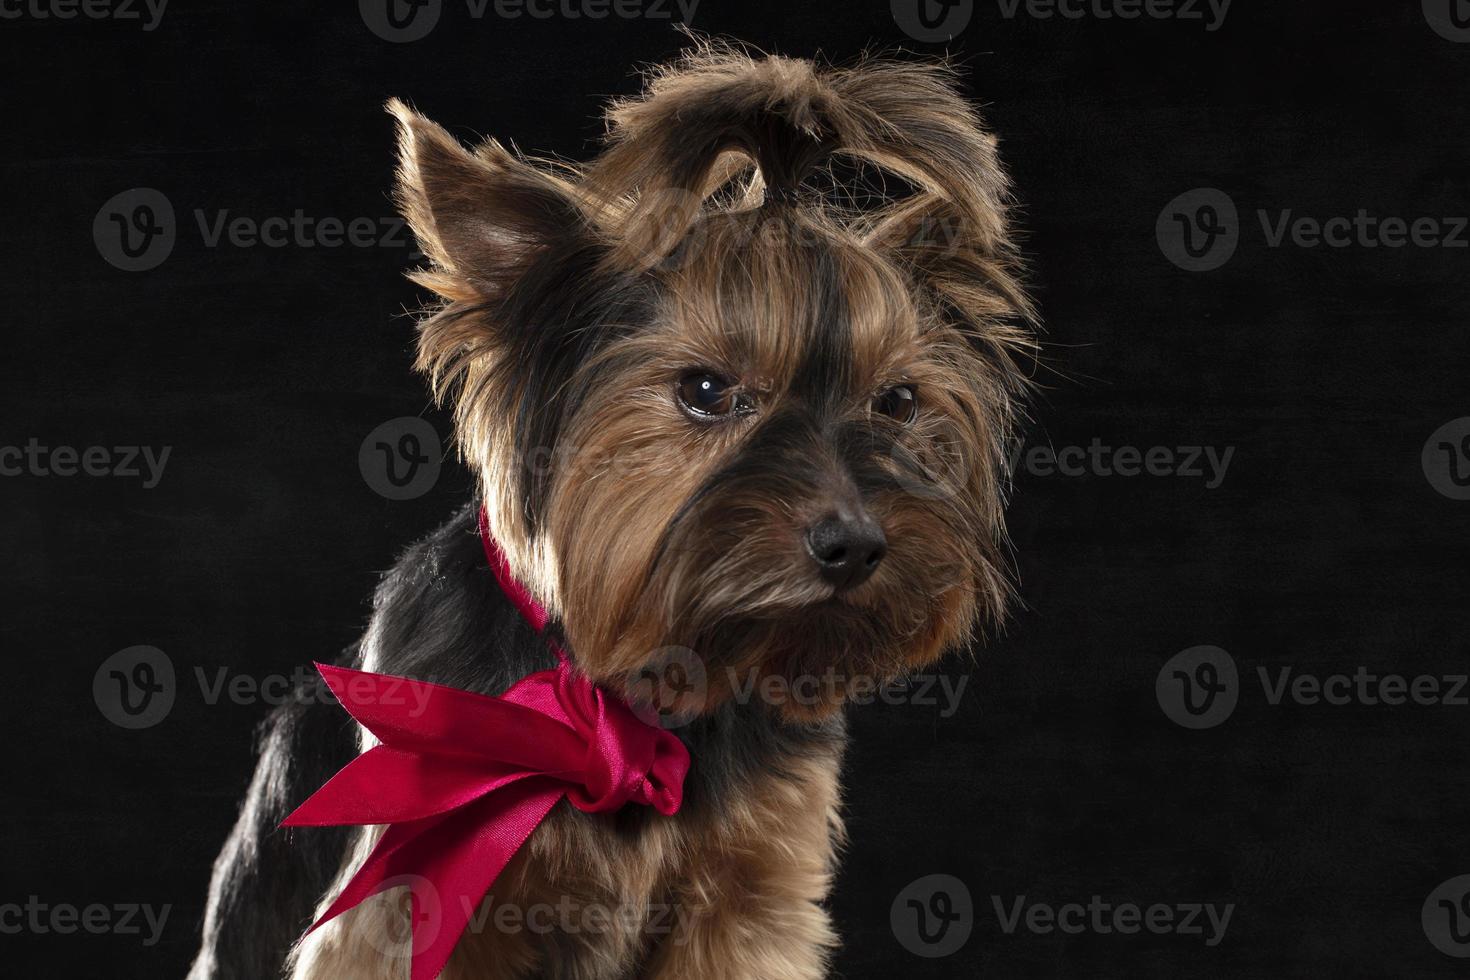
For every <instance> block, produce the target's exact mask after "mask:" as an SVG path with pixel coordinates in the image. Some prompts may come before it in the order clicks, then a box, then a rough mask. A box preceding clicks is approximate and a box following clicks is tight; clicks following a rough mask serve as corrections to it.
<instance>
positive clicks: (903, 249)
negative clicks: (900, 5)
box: [190, 42, 1035, 980]
mask: <svg viewBox="0 0 1470 980" xmlns="http://www.w3.org/2000/svg"><path fill="white" fill-rule="evenodd" d="M389 109H390V111H391V112H392V113H393V114H394V115H395V116H396V117H397V120H398V131H399V154H400V156H399V170H398V187H397V198H398V201H399V204H400V206H401V208H402V211H403V213H404V215H405V217H406V218H407V220H408V222H409V223H410V224H411V226H412V228H413V230H414V232H415V234H416V235H417V238H418V241H419V244H420V248H421V250H422V252H423V253H424V255H425V256H426V257H427V260H428V264H427V267H426V268H424V269H421V270H417V271H415V272H413V273H412V278H413V280H414V281H415V282H417V283H419V284H420V285H422V286H423V287H425V288H426V289H428V290H430V291H432V292H433V293H434V294H436V296H437V297H439V301H438V302H437V304H436V305H434V306H433V307H432V308H430V309H428V310H426V311H425V314H424V316H423V318H422V320H421V322H420V323H419V334H418V364H419V367H420V368H421V369H422V371H423V372H424V373H425V374H426V375H427V377H428V379H429V381H430V382H431V384H432V387H433V390H434V392H435V395H436V397H438V398H440V399H441V400H443V401H445V402H447V403H450V404H452V406H453V409H454V415H455V421H456V428H457V433H456V435H457V441H458V445H459V448H460V450H461V453H462V456H463V458H464V459H465V461H466V463H467V464H468V465H469V467H471V469H472V470H473V472H474V473H475V475H476V476H477V478H478V487H479V492H480V498H479V500H478V501H476V502H475V503H474V504H473V505H472V506H468V507H466V508H465V509H464V510H463V511H462V512H461V513H459V514H458V515H457V516H456V517H454V518H453V519H452V520H451V521H450V522H449V523H448V524H446V525H444V526H443V527H442V528H441V529H439V530H438V531H436V532H435V533H434V534H433V535H431V536H430V537H429V538H428V539H427V540H425V541H422V542H420V543H419V544H417V545H415V546H414V547H412V548H411V549H409V550H408V552H407V553H406V554H405V555H404V556H403V558H402V559H401V560H400V561H399V562H398V564H397V566H396V567H395V568H394V569H393V570H392V571H391V572H390V573H389V574H388V575H387V576H386V577H385V579H384V581H383V582H382V584H381V586H380V587H379V588H378V590H377V594H376V599H375V603H374V613H373V617H372V620H371V624H370V625H369V627H368V629H367V631H366V633H365V635H364V636H363V638H362V639H361V641H360V642H359V643H358V644H356V645H355V646H353V647H352V648H351V649H349V650H348V651H347V652H346V653H345V654H344V656H343V658H342V659H341V660H340V661H339V663H340V664H342V665H345V666H349V667H355V668H360V669H362V670H365V671H373V672H378V673H383V674H392V675H398V676H402V677H409V678H419V679H425V680H432V681H434V682H436V683H438V684H442V685H446V686H449V687H455V688H461V689H464V690H467V691H472V692H477V693H480V694H484V695H498V694H500V693H501V692H503V691H505V690H506V689H507V688H508V687H509V686H510V685H512V684H513V683H514V682H516V681H517V680H518V679H520V678H522V677H525V676H526V675H528V674H530V673H532V672H534V671H540V670H545V669H548V668H551V667H553V666H555V664H556V658H555V654H554V653H553V652H552V648H551V647H549V646H548V644H547V642H546V641H545V637H544V636H541V635H538V634H537V632H536V631H535V630H534V629H533V628H532V627H531V626H530V625H528V624H527V623H526V622H525V621H524V619H523V618H522V616H521V615H520V613H519V612H518V611H517V608H516V606H515V604H514V603H513V602H512V601H510V600H509V599H508V598H507V596H506V594H505V593H504V592H503V591H501V590H500V589H499V588H497V587H496V585H495V580H494V578H493V577H492V576H490V573H489V570H488V569H487V558H486V553H485V551H483V550H482V542H481V537H480V533H479V531H478V528H477V523H478V521H479V519H480V517H481V515H482V514H483V515H485V518H484V519H485V520H486V522H487V523H488V526H489V528H490V530H491V533H492V534H493V536H494V539H495V541H496V542H497V543H498V544H499V546H500V548H501V549H502V550H503V553H504V555H505V556H506V558H507V560H508V563H509V568H510V570H511V572H512V573H513V575H514V576H515V578H516V579H518V580H519V581H520V582H521V583H523V584H524V587H525V589H526V590H527V591H528V592H529V593H530V595H532V596H533V597H534V598H535V599H536V600H539V602H540V604H541V605H542V606H544V607H545V609H546V610H547V611H548V612H549V615H550V623H549V625H548V627H547V633H546V635H549V636H552V637H554V638H555V640H556V642H557V644H558V645H559V646H560V647H561V648H562V649H564V650H565V651H566V652H567V655H568V656H569V658H570V663H571V664H572V666H573V668H574V669H575V670H576V671H579V672H580V673H581V674H582V675H584V676H585V677H586V678H587V679H588V680H589V681H591V682H593V683H594V684H596V685H598V686H599V688H601V689H602V690H605V691H611V692H615V693H616V694H617V695H618V696H619V697H622V698H624V699H626V700H627V702H628V703H630V704H632V705H634V706H642V707H644V708H651V709H652V711H653V712H654V714H651V715H650V716H649V718H650V719H651V720H652V721H662V722H663V723H664V724H666V725H667V726H668V728H669V730H672V731H673V732H674V733H675V734H676V735H677V737H678V738H679V739H680V740H681V741H682V742H683V744H684V745H685V746H687V748H688V752H689V756H690V758H691V759H692V768H691V769H690V770H689V773H688V777H687V782H686V786H685V790H684V794H685V795H684V805H683V808H682V809H681V810H680V811H679V812H678V813H676V814H675V815H673V816H663V815H661V814H658V813H653V812H651V811H649V810H648V809H646V808H630V809H627V810H625V811H622V812H619V813H616V814H594V813H587V812H583V811H582V810H579V809H577V808H575V807H572V806H569V805H566V803H565V802H563V803H561V804H559V805H558V806H557V807H556V808H555V809H554V810H553V811H552V812H551V814H550V816H549V817H548V818H547V819H546V820H545V822H544V823H542V824H541V826H540V827H539V828H538V829H536V830H535V832H534V833H533V834H532V836H531V838H530V840H529V842H528V843H527V844H526V845H525V846H524V847H523V848H522V849H521V851H520V852H519V853H518V854H517V855H516V857H515V859H514V860H513V861H512V863H511V864H510V865H509V866H508V867H507V869H506V871H505V872H504V873H503V874H502V875H501V877H500V878H499V880H497V881H496V882H495V885H494V887H493V894H492V895H487V896H485V898H484V901H485V903H487V907H488V903H492V902H493V903H496V904H499V905H506V904H511V905H515V906H518V907H519V908H521V909H527V908H531V907H536V906H542V907H550V908H553V909H555V908H558V907H561V908H567V907H576V908H594V907H595V908H601V909H609V910H616V912H617V914H614V915H611V916H600V917H598V921H597V922H596V923H595V924H588V923H586V922H584V923H582V924H583V926H585V927H582V928H564V927H556V928H542V929H533V928H502V927H500V926H501V925H503V920H501V919H497V918H496V917H495V916H494V915H493V914H492V915H491V916H489V917H488V918H487V919H485V920H484V923H485V924H483V925H482V927H480V928H471V929H469V930H467V931H466V932H465V933H464V934H463V936H462V937H461V939H460V940H459V943H458V945H457V947H456V948H455V951H454V954H453V956H452V958H451V959H450V961H449V963H448V965H447V967H446V968H445V969H444V972H443V974H442V976H443V977H445V978H448V980H459V978H466V980H469V978H475V980H478V978H530V977H544V978H577V980H615V978H619V980H621V978H631V977H647V978H661V980H689V978H705V980H720V978H731V980H734V978H739V980H809V978H816V977H822V976H825V975H826V972H827V969H828V964H829V960H830V958H831V955H832V952H833V950H834V948H835V946H836V944H837V941H838V940H837V936H836V935H835V934H834V931H833V928H832V925H831V922H830V919H829V916H828V913H827V912H826V911H825V910H824V907H823V904H824V901H825V899H826V896H827V894H828V890H829V887H830V885H831V881H832V877H833V872H834V866H835V862H836V860H837V852H838V849H839V848H840V846H841V843H842V839H843V832H842V822H841V818H840V795H841V794H840V787H839V774H840V768H841V762H842V755H843V748H844V742H845V737H846V736H845V730H844V722H843V713H842V707H843V704H844V702H845V701H847V700H848V699H849V698H850V697H851V696H852V693H853V689H854V687H855V686H857V685H864V684H866V685H873V684H882V683H885V682H889V681H891V680H893V679H896V678H900V677H902V676H903V675H904V674H905V673H906V672H909V671H911V670H913V669H915V668H919V667H922V666H924V665H926V664H929V663H931V662H933V661H934V660H936V659H937V658H938V657H940V656H941V655H942V654H943V653H944V652H945V651H947V650H951V649H955V648H962V647H964V646H965V645H966V644H968V643H970V642H971V641H972V640H973V639H974V638H975V637H976V635H977V633H981V632H984V631H986V629H987V628H988V627H990V626H993V625H994V624H996V623H998V622H999V621H1000V618H1001V616H1002V613H1003V609H1004V606H1005V604H1006V601H1007V597H1008V594H1009V591H1010V587H1009V575H1008V574H1007V569H1008V562H1007V545H1006V539H1005V531H1004V526H1003V513H1002V512H1003V505H1004V502H1005V495H1006V489H1007V486H1008V473H1007V470H1006V460H1007V451H1006V450H1007V446H1008V443H1009V442H1010V440H1011V439H1012V432H1013V429H1014V427H1015V425H1016V424H1017V422H1018V420H1019V415H1020V413H1021V411H1022V406H1023V404H1024V400H1025V394H1026V389H1027V387H1028V381H1027V377H1028V373H1029V372H1028V370H1027V366H1028V359H1029V358H1030V357H1031V356H1032V355H1033V353H1034V344H1035V342H1034V332H1033V329H1032V323H1033V318H1032V310H1031V307H1030V305H1029V303H1028V300H1027V297H1026V295H1025V292H1024V289H1023V287H1022V285H1021V278H1020V263H1019V260H1018V253H1017V249H1016V247H1015V245H1014V243H1013V238H1012V235H1011V233H1010V231H1009V227H1008V218H1007V213H1008V208H1009V196H1008V182H1007V179H1006V176H1005V174H1004V172H1003V170H1002V168H1001V166H1000V164H999V162H998V160H997V155H996V141H995V139H994V137H993V136H991V135H990V134H988V133H987V131H986V130H985V129H984V128H983V127H982V124H981V121H980V119H979V117H978V115H977V113H976V111H975V109H974V108H973V107H972V106H971V105H970V104H968V103H967V101H966V100H965V99H964V97H963V96H962V95H961V93H960V91H959V89H958V86H957V82H956V79H955V77H954V74H953V72H952V70H951V69H950V68H949V67H948V66H947V65H945V64H931V63H916V62H906V61H888V60H872V59H870V60H866V61H862V62H859V63H857V64H855V65H853V66H850V67H840V68H839V67H831V66H827V65H821V64H815V63H813V62H810V61H804V60H795V59H788V58H784V57H774V56H771V57H767V56H764V55H760V54H755V53H751V52H748V51H746V50H745V49H742V48H738V47H735V46H733V45H725V44H716V43H712V42H697V43H696V44H695V46H694V47H693V48H692V49H691V50H690V51H689V52H688V53H686V54H685V55H683V56H682V57H681V58H679V59H678V60H676V61H674V62H673V63H671V64H669V65H666V66H664V67H661V68H659V69H656V70H654V71H653V72H651V73H650V74H649V76H648V79H647V82H646V86H645V88H644V91H643V92H642V94H641V95H639V96H638V97H635V98H630V99H626V100H621V101H617V102H615V103H613V104H612V105H611V107H610V108H609V110H608V113H607V118H608V138H607V144H606V146H605V148H604V149H603V151H602V152H601V153H600V154H599V155H598V156H596V157H595V158H594V159H592V160H591V161H590V162H588V163H586V164H584V165H579V166H572V165H568V164H562V163H552V162H548V161H543V160H537V159H532V158H528V157H525V156H522V155H520V154H519V153H516V152H514V151H512V150H510V149H507V148H506V147H504V146H502V145H501V144H500V143H498V142H496V141H494V140H487V141H486V142H483V143H481V144H480V145H478V146H476V147H474V148H472V149H470V148H466V147H465V146H463V145H462V144H461V143H459V142H458V141H457V140H456V139H455V138H453V137H452V136H450V135H449V134H448V133H447V132H446V131H445V130H444V129H442V128H440V127H439V126H438V125H436V124H434V123H433V122H430V121H429V120H428V119H426V118H424V117H422V116H420V115H417V114H416V113H415V112H413V111H412V110H410V109H409V108H408V107H406V106H405V105H403V104H402V103H399V102H397V101H395V102H392V103H390V105H389ZM671 651H672V653H671ZM670 658H672V660H673V661H675V664H674V665H675V666H677V667H678V668H679V670H678V674H679V676H680V677H681V678H682V679H683V683H682V686H677V685H676V689H675V692H674V693H675V698H674V702H678V701H680V700H681V699H682V700H683V701H685V702H690V703H682V704H680V703H673V707H674V708H675V709H676V711H675V713H676V714H680V713H682V714H681V716H680V717H679V718H678V719H677V723H676V724H675V723H670V720H669V709H670V705H671V702H670V699H669V697H668V694H667V690H666V689H665V688H666V685H663V684H662V683H654V684H651V685H650V684H649V683H647V680H648V678H649V676H650V671H652V673H653V675H654V676H655V677H662V676H664V675H666V674H667V673H668V672H669V668H670ZM694 675H698V676H697V677H694ZM691 677H694V679H693V680H690V678H691ZM813 677H816V678H823V679H824V680H823V683H821V684H817V685H811V684H806V685H805V686H803V683H802V682H803V680H809V679H810V678H813ZM752 679H753V680H754V683H751V682H750V681H751V680H752ZM867 689H868V690H871V689H872V688H871V687H868V688H867ZM691 690H693V691H694V692H695V693H694V694H693V695H690V694H689V692H690V691H691ZM799 690H806V691H808V692H812V693H815V694H816V696H815V697H811V696H809V697H800V698H798V697H795V696H791V692H795V691H799ZM661 691H662V692H663V693H662V694H661V693H660V692H661ZM773 692H775V693H773ZM319 693H320V692H319V691H303V692H301V695H302V696H301V697H299V698H297V699H296V700H295V703H292V704H289V705H287V706H285V707H283V708H280V709H278V710H277V711H276V713H275V714H274V716H273V717H272V718H271V719H270V720H269V721H268V722H267V724H266V726H265V728H264V729H263V734H262V740H261V752H260V762H259V767H258V769H257V772H256V775H255V778H254V781H253V783H252V785H251V787H250V790H249V794H248V796H247V797H246V799H245V802H244V804H243V808H242V812H241V815H240V818H239V822H238V824H237V826H236V828H235V830H234V832H233V835H232V836H231V837H230V839H229V841H228V842H227V843H226V845H225V847H224V850H223V853H222V854H221V855H220V857H219V860H218V861H217V863H216V865H215V870H214V878H213V882H212V886H211V890H210V897H209V906H208V911H207V914H206V921H205V924H204V939H203V947H202V949H201V951H200V953H199V956H198V958H197V960H196V962H195V964H194V968H193V971H192V973H191V974H190V977H191V978H192V980H264V978H269V977H291V978H297V980H380V978H381V980H389V978H395V980H396V978H402V977H407V976H408V966H407V963H408V960H407V946H408V944H409V942H410V938H411V932H412V924H411V923H409V922H408V921H407V920H408V915H409V913H408V906H407V904H406V903H405V902H404V901H403V889H397V890H389V891H385V892H382V893H381V894H378V895H376V896H375V897H373V898H371V899H369V900H368V901H365V902H363V903H362V904H361V905H359V906H358V907H356V908H354V909H353V910H351V911H350V912H348V913H346V914H345V915H342V916H340V917H339V918H336V919H333V920H332V921H330V922H327V923H326V924H324V925H322V926H321V928H319V929H316V930H315V931H313V932H310V933H309V934H308V935H305V936H304V935H303V934H304V933H305V932H306V929H307V927H308V926H309V925H310V924H311V922H312V920H313V919H314V918H315V917H316V916H317V915H319V914H320V913H321V912H322V909H323V907H324V903H327V902H330V901H331V899H332V896H334V895H335V894H337V892H338V891H339V890H340V889H341V888H342V886H343V883H344V881H345V880H346V879H347V878H348V877H349V876H350V875H351V874H352V872H353V870H354V869H355V868H356V867H357V866H358V865H359V864H360V863H361V861H362V860H363V858H364V856H365V855H366V854H367V853H368V851H369V850H370V849H371V848H372V846H373V844H374V841H375V840H376V839H377V836H378V834H379V832H380V830H381V828H371V827H369V828H352V829H346V830H343V829H337V830H295V831H291V832H286V831H281V830H278V829H277V828H278V826H279V824H280V823H281V820H282V818H283V817H284V816H285V815H286V814H287V813H289V812H290V811H291V810H292V808H293V807H295V806H297V805H298V804H299V803H301V801H302V800H303V799H305V798H306V797H307V796H308V795H309V794H310V793H311V792H312V791H313V790H314V789H316V788H317V787H318V786H320V785H321V784H322V783H323V782H324V781H326V780H327V779H328V778H329V777H330V776H331V775H332V774H333V773H334V772H336V771H337V770H338V769H339V768H341V767H342V766H343V765H344V764H346V763H347V762H348V761H350V760H351V758H352V757H353V756H354V755H355V754H356V753H358V752H359V751H363V750H365V749H366V748H368V747H369V746H371V745H372V744H373V743H372V739H371V738H370V737H368V736H366V735H363V734H361V733H360V732H359V731H358V730H357V728H356V726H355V725H353V724H352V723H351V721H350V719H348V718H347V717H346V715H344V714H343V713H342V711H341V709H340V708H339V707H338V706H337V705H335V704H333V703H331V700H330V698H323V697H320V696H318V695H319ZM691 698H692V702H691ZM478 900H479V898H478V897H476V901H478ZM629 910H631V912H630V911H629ZM667 910H674V913H673V914H666V913H667ZM553 918H554V917H553ZM589 921H590V920H589Z"/></svg>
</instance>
